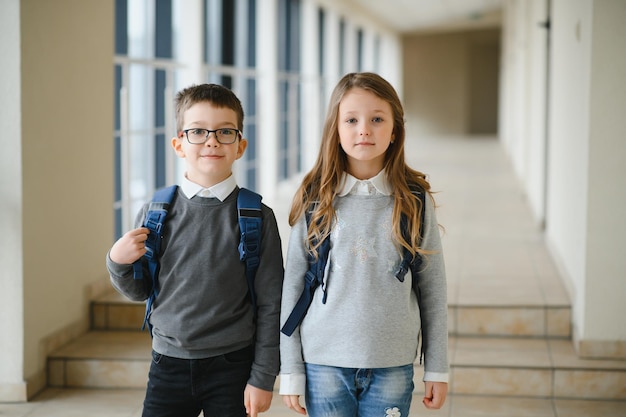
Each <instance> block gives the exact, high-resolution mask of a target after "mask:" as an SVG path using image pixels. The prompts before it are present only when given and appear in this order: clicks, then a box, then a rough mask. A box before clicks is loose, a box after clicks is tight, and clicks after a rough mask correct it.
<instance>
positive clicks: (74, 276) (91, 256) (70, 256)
mask: <svg viewBox="0 0 626 417" xmlns="http://www.w3.org/2000/svg"><path fill="white" fill-rule="evenodd" d="M15 4H16V3H12V4H11V5H12V6H15ZM113 5H114V2H113V1H112V0H109V1H102V0H88V1H85V0H56V1H47V0H22V1H21V2H19V19H16V20H15V21H14V23H13V24H17V25H18V26H19V29H18V30H19V33H13V34H12V36H11V40H10V41H8V42H7V44H10V45H21V47H20V50H19V53H18V54H16V53H15V51H14V50H11V51H10V52H12V55H13V56H14V57H15V58H16V61H15V62H17V65H18V66H19V67H20V68H21V75H20V74H9V75H11V76H12V78H10V80H11V83H12V85H11V89H10V93H11V94H12V95H11V96H9V97H5V96H4V94H3V95H2V97H3V98H2V99H1V100H2V101H3V102H4V103H3V108H7V107H11V108H12V109H13V110H12V111H13V112H14V113H16V114H14V115H13V116H14V119H13V123H16V122H17V125H18V127H13V128H12V129H11V130H12V131H13V133H15V135H13V136H12V137H11V138H10V139H11V142H12V144H11V146H5V147H4V149H18V150H19V148H20V147H21V156H22V157H21V172H20V167H19V163H20V154H19V152H14V153H12V154H11V158H15V160H14V161H11V162H10V163H8V164H4V163H3V164H2V167H1V168H0V169H1V170H2V172H1V175H0V177H2V178H5V177H6V178H13V179H17V180H15V183H14V184H11V187H10V191H11V199H10V200H9V202H10V204H14V205H15V206H16V210H11V211H10V212H9V218H10V221H11V222H14V225H13V226H12V227H13V228H14V230H15V232H14V235H16V236H14V237H16V239H15V242H16V243H17V245H16V246H18V245H19V242H20V233H21V240H22V245H21V250H20V248H19V247H12V248H11V254H12V255H14V256H15V258H13V259H11V260H10V262H7V263H6V264H5V263H4V262H3V274H7V277H8V281H9V282H10V283H11V286H12V287H15V289H14V291H13V292H14V294H15V295H18V296H17V297H16V299H15V300H12V301H11V302H10V304H9V306H11V305H12V306H14V307H15V308H13V309H10V310H9V313H10V314H11V313H12V312H11V310H13V313H15V315H14V316H13V317H12V320H15V323H14V324H12V325H10V326H8V329H7V330H8V331H5V329H4V328H3V340H10V341H11V342H12V343H14V344H15V346H18V347H22V346H23V351H22V353H21V354H15V355H13V353H15V352H12V354H11V355H6V354H4V352H5V351H4V350H3V355H2V356H1V357H0V375H5V374H4V372H3V371H4V370H7V369H8V370H9V371H10V373H9V378H10V380H9V381H5V380H0V383H2V386H0V393H1V392H3V387H4V386H6V385H11V384H15V383H19V382H21V381H25V383H26V386H25V392H24V391H22V392H21V393H15V392H14V393H13V394H12V398H8V397H11V395H6V396H4V398H1V399H2V400H5V401H21V400H24V399H25V397H30V396H32V395H33V394H35V393H36V392H37V391H38V390H40V389H41V388H43V387H44V386H45V383H46V374H45V367H46V356H47V353H48V352H49V351H50V350H52V349H55V348H57V347H59V346H60V345H62V344H63V343H65V342H67V341H68V340H69V339H70V338H72V337H74V336H76V335H77V334H79V333H80V332H82V331H84V330H85V329H86V328H87V325H88V320H89V314H88V302H89V299H90V297H92V296H93V295H94V293H97V292H98V291H101V290H102V289H104V288H106V287H107V284H108V282H107V276H106V271H105V268H104V255H105V253H106V251H107V249H108V247H109V246H110V244H111V239H112V234H113V219H112V210H111V201H112V193H113V178H112V175H111V172H112V167H113V155H112V151H113V146H112V127H113V70H112V62H113V38H114V37H113V28H114V25H113ZM5 7H6V4H5V3H3V6H2V13H1V14H2V15H3V16H5V13H4V11H5ZM10 11H11V12H13V15H12V17H16V16H15V14H14V10H10ZM9 16H11V15H9ZM3 19H4V17H3ZM18 34H19V38H18V37H17V35H18ZM18 39H19V40H20V41H19V42H18ZM20 42H21V44H20ZM2 44H4V42H3V43H2ZM3 66H4V64H3ZM20 78H21V82H20ZM8 100H11V101H8ZM20 102H21V106H20ZM3 113H4V112H3ZM3 117H4V116H3ZM20 121H21V123H20ZM6 139H7V138H6V137H3V138H2V140H3V141H6ZM2 154H3V159H4V158H5V156H4V155H7V152H4V151H3V153H2ZM20 178H21V181H22V183H21V188H20V186H19V183H20ZM4 188H5V187H4V186H3V197H4ZM20 200H21V204H20ZM20 206H21V209H22V211H21V213H19V208H20ZM6 211H7V210H6V208H5V206H3V209H2V212H3V213H2V214H3V217H4V214H6ZM20 226H21V231H20V230H19V228H20ZM2 239H3V240H2V245H3V246H5V245H6V241H5V236H3V238H2ZM14 245H15V243H14ZM3 261H4V259H3ZM3 280H4V278H3ZM20 287H21V288H22V291H23V293H22V294H21V296H19V288H20ZM18 307H19V308H21V310H22V311H23V320H22V318H21V317H20V314H17V312H18V311H19V309H18ZM5 311H6V310H5V306H3V316H4V313H5ZM4 317H6V316H4ZM12 350H13V349H12ZM15 366H18V367H19V368H20V370H19V374H18V373H16V370H15Z"/></svg>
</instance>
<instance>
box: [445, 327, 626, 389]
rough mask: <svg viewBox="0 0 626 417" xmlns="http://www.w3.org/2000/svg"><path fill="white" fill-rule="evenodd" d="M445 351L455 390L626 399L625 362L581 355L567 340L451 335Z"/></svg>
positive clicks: (451, 387) (452, 386)
mask: <svg viewBox="0 0 626 417" xmlns="http://www.w3.org/2000/svg"><path fill="white" fill-rule="evenodd" d="M449 354H450V363H451V366H450V368H451V369H450V370H451V375H450V377H451V378H450V379H451V380H450V382H451V384H450V391H451V392H453V393H455V394H480V395H500V396H511V397H544V398H578V399H597V400H625V399H626V361H614V360H585V359H580V358H579V357H578V356H577V355H576V352H575V351H574V348H573V345H572V342H571V340H559V339H546V338H538V339H533V338H524V339H520V338H485V337H481V338H476V337H453V338H450V349H449Z"/></svg>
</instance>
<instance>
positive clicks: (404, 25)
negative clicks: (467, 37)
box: [351, 0, 505, 33]
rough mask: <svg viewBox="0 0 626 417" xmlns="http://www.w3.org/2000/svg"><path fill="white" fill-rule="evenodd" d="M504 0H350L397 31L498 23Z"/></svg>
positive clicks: (439, 29) (449, 28) (468, 26)
mask: <svg viewBox="0 0 626 417" xmlns="http://www.w3.org/2000/svg"><path fill="white" fill-rule="evenodd" d="M503 1H505V0H351V2H352V3H353V4H358V5H359V6H360V7H361V8H362V9H363V10H365V11H366V12H367V13H368V14H370V15H372V16H375V17H376V18H377V20H382V21H383V22H384V23H385V25H386V26H388V27H389V28H391V29H393V30H396V31H398V32H401V33H411V32H432V31H451V30H466V29H472V28H481V27H493V26H498V25H500V16H501V13H500V12H501V8H502V2H503Z"/></svg>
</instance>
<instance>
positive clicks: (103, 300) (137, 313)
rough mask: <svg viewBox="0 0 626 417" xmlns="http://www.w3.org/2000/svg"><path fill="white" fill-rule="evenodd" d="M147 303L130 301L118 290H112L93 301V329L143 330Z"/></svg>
mask: <svg viewBox="0 0 626 417" xmlns="http://www.w3.org/2000/svg"><path fill="white" fill-rule="evenodd" d="M145 309H146V307H145V303H143V302H135V301H130V300H128V299H127V298H125V297H124V296H122V295H121V294H119V293H118V292H115V291H114V292H111V293H110V294H107V295H105V296H103V297H100V298H98V299H96V300H94V301H92V303H91V328H92V329H93V330H141V326H142V324H143V319H144V315H145Z"/></svg>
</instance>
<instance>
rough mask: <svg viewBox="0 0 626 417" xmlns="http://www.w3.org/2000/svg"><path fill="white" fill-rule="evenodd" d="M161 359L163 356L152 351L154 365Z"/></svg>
mask: <svg viewBox="0 0 626 417" xmlns="http://www.w3.org/2000/svg"><path fill="white" fill-rule="evenodd" d="M161 359H163V355H161V354H160V353H158V352H155V351H154V350H153V351H152V362H154V363H155V364H157V365H158V364H159V363H160V362H161Z"/></svg>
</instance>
